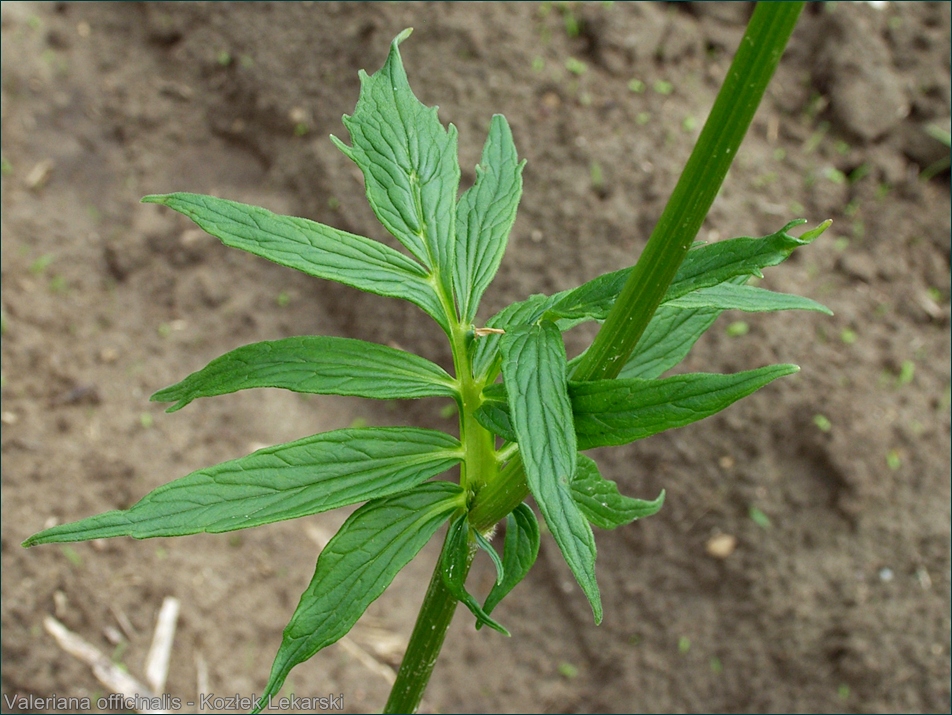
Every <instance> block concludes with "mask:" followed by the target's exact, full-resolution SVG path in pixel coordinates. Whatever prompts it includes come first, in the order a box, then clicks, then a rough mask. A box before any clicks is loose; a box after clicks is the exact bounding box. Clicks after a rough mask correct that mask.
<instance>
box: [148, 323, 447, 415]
mask: <svg viewBox="0 0 952 715" xmlns="http://www.w3.org/2000/svg"><path fill="white" fill-rule="evenodd" d="M252 387H280V388H283V389H285V390H293V391H294V392H305V393H313V394H318V395H355V396H357V397H371V398H376V399H380V400H394V399H411V398H417V397H454V398H455V397H456V394H457V392H456V387H455V384H454V381H453V378H451V377H450V376H449V375H448V374H447V373H446V371H445V370H443V368H441V367H440V366H439V365H435V364H434V363H432V362H430V361H429V360H427V359H425V358H422V357H419V356H418V355H414V354H413V353H408V352H405V351H403V350H396V349H395V348H391V347H387V346H385V345H378V344H376V343H368V342H364V341H363V340H353V339H351V338H336V337H327V336H308V337H297V338H285V339H284V340H274V341H269V342H262V343H254V344H252V345H245V346H244V347H241V348H238V349H237V350H233V351H231V352H230V353H226V354H225V355H222V356H221V357H219V358H216V359H214V360H212V361H211V362H210V363H209V364H208V365H207V366H206V367H204V368H202V369H201V370H199V371H198V372H194V373H192V374H191V375H189V376H188V377H186V378H185V379H184V380H182V381H181V382H179V383H177V384H175V385H172V386H171V387H166V388H165V389H163V390H159V391H158V392H156V393H155V394H154V395H153V396H152V400H153V401H154V402H175V404H174V405H172V407H170V408H169V409H168V410H167V411H168V412H175V411H176V410H180V409H182V408H183V407H185V405H187V404H188V403H189V402H191V401H192V400H194V399H196V398H198V397H210V396H212V395H225V394H228V393H230V392H236V391H237V390H247V389H249V388H252Z"/></svg>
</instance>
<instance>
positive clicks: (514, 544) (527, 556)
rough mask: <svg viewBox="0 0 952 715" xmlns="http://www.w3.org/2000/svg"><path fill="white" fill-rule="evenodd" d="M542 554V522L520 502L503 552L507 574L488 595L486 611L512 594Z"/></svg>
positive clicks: (508, 521)
mask: <svg viewBox="0 0 952 715" xmlns="http://www.w3.org/2000/svg"><path fill="white" fill-rule="evenodd" d="M538 555H539V522H537V521H536V518H535V514H533V513H532V509H530V508H529V506H528V505H527V504H520V505H519V506H517V507H516V508H515V509H514V510H513V512H512V513H511V514H509V516H508V517H506V541H505V543H504V544H503V552H502V564H503V569H504V576H503V580H502V582H497V583H496V585H495V586H493V589H492V590H491V591H490V592H489V595H488V596H486V602H485V603H484V604H483V611H485V612H486V613H491V612H492V610H493V609H494V608H495V607H496V606H498V605H499V602H500V601H502V599H504V598H505V597H506V596H507V595H509V592H510V591H512V589H514V588H515V587H516V585H518V584H519V582H520V581H522V579H524V578H525V577H526V574H527V573H529V569H531V568H532V564H534V563H535V560H536V556H538ZM476 627H477V628H479V626H478V625H477V626H476Z"/></svg>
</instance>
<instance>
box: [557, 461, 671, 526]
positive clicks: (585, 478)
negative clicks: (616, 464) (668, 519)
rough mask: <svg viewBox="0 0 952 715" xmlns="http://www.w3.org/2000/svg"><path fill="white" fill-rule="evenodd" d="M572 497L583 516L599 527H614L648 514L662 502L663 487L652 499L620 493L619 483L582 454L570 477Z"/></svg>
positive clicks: (657, 508) (654, 512)
mask: <svg viewBox="0 0 952 715" xmlns="http://www.w3.org/2000/svg"><path fill="white" fill-rule="evenodd" d="M572 497H573V498H574V499H575V503H576V504H578V506H579V509H581V510H582V513H583V514H585V517H586V518H587V519H588V520H589V521H590V522H592V523H593V524H594V525H595V526H597V527H598V528H600V529H614V528H616V527H619V526H624V525H625V524H630V523H631V522H633V521H634V520H635V519H642V518H644V517H646V516H651V515H652V514H656V513H657V512H658V510H659V509H660V508H661V505H662V504H664V490H662V491H661V494H660V495H658V498H657V499H655V500H653V501H645V500H643V499H632V498H631V497H626V496H624V495H622V494H620V493H619V492H618V485H617V484H615V482H613V481H611V480H609V479H605V478H604V477H603V476H602V475H601V473H600V472H599V471H598V465H597V464H595V462H594V461H593V460H591V459H589V458H588V457H586V456H585V455H583V454H580V455H579V456H578V469H577V470H576V471H575V477H574V478H573V479H572Z"/></svg>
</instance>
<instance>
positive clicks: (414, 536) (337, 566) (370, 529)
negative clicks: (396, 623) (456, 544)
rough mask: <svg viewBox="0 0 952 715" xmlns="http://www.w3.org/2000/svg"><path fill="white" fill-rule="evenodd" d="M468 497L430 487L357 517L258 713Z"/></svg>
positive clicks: (302, 610) (325, 561) (281, 654)
mask: <svg viewBox="0 0 952 715" xmlns="http://www.w3.org/2000/svg"><path fill="white" fill-rule="evenodd" d="M464 497H465V494H464V492H463V490H462V489H460V487H459V486H458V485H456V484H451V483H449V482H430V483H428V484H421V485H419V486H417V487H416V488H414V489H412V490H411V491H408V492H404V493H402V494H396V495H394V496H390V497H387V498H384V499H375V500H374V501H372V502H368V503H367V504H364V505H363V506H362V507H360V509H358V510H357V511H355V512H354V513H353V514H351V515H350V517H349V518H348V519H347V521H345V522H344V525H343V526H341V528H340V531H338V532H337V534H336V535H335V536H334V537H333V538H332V539H331V540H330V541H329V542H328V543H327V546H326V547H324V550H323V551H322V552H321V555H320V558H318V560H317V567H316V569H315V570H314V577H313V578H312V579H311V583H310V585H309V586H308V587H307V590H305V591H304V593H303V594H302V595H301V601H300V603H298V607H297V609H296V610H295V611H294V615H293V616H292V617H291V621H290V622H289V623H288V625H287V628H285V629H284V637H283V638H282V640H281V647H280V649H279V650H278V654H277V655H276V656H275V659H274V664H273V665H272V666H271V677H270V678H269V679H268V684H267V685H266V686H265V689H264V693H263V694H262V696H261V700H260V701H259V702H258V708H257V709H258V710H260V709H262V708H263V707H264V706H265V705H266V704H267V702H268V698H269V697H270V696H273V695H275V694H276V693H277V692H278V691H279V690H280V689H281V686H282V685H283V684H284V681H285V679H286V678H287V676H288V673H290V672H291V669H292V668H293V667H294V666H295V665H297V664H298V663H303V662H304V661H305V660H307V659H309V658H310V657H311V656H313V655H314V654H315V653H317V652H318V651H319V650H321V649H322V648H325V647H327V646H329V645H330V644H331V643H334V642H336V641H337V640H339V639H340V638H341V637H342V636H344V635H345V634H346V633H347V632H348V631H349V630H350V629H351V628H352V627H353V625H354V624H355V623H356V622H357V619H359V618H360V616H361V615H362V614H363V613H364V611H365V610H367V606H369V605H370V604H371V603H373V602H374V601H375V600H376V599H377V598H378V597H379V596H380V594H382V593H383V592H384V591H385V590H386V588H387V586H389V585H390V582H391V581H393V578H394V576H396V575H397V573H398V572H399V571H400V569H402V568H403V567H404V566H406V565H407V564H408V563H409V562H410V561H411V560H412V559H413V557H414V556H416V555H417V553H418V552H419V551H420V549H422V548H423V546H424V545H425V544H426V542H427V541H429V539H430V537H431V536H433V534H434V533H436V530H437V529H439V528H440V526H442V524H443V523H444V522H445V521H446V520H447V519H448V518H449V516H450V515H451V514H452V513H453V512H454V511H456V510H457V509H459V508H461V507H463V506H464V503H463V501H464Z"/></svg>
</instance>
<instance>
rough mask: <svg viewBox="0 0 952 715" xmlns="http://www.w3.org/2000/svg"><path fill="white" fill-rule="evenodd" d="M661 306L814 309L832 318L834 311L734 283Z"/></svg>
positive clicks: (806, 300) (693, 293)
mask: <svg viewBox="0 0 952 715" xmlns="http://www.w3.org/2000/svg"><path fill="white" fill-rule="evenodd" d="M664 305H668V306H674V307H676V308H716V309H717V310H744V311H747V312H768V311H776V310H813V311H816V312H819V313H826V314H827V315H833V311H831V310H830V309H829V308H827V307H826V306H825V305H822V304H820V303H817V302H816V301H815V300H810V299H809V298H804V297H802V296H799V295H791V294H789V293H776V292H774V291H770V290H764V289H763V288H755V287H754V286H748V285H735V284H733V283H721V284H720V285H716V286H711V287H709V288H700V289H699V290H695V291H692V292H690V293H687V294H685V295H683V296H681V297H680V298H675V299H674V300H671V301H669V302H667V303H665V304H664Z"/></svg>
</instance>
